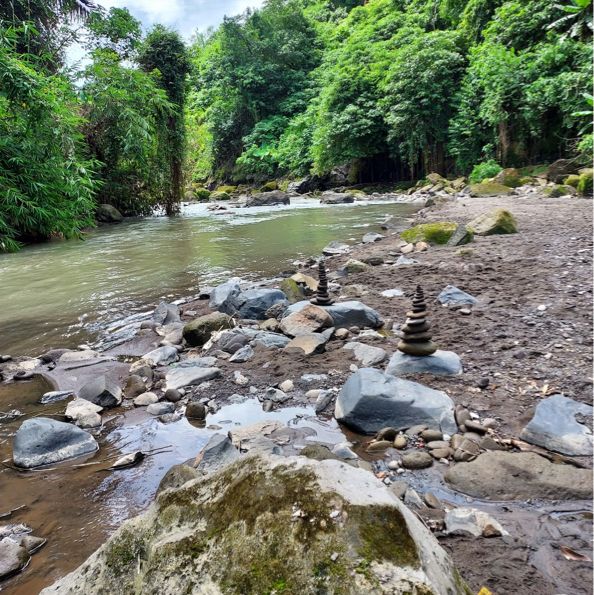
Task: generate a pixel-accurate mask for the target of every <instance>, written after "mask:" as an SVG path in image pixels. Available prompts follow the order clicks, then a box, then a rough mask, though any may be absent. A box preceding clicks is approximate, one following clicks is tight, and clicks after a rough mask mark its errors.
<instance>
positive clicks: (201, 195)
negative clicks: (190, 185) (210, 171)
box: [194, 188, 210, 202]
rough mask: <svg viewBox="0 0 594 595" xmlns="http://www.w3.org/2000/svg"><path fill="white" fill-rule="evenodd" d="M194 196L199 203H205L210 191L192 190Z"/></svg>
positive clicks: (204, 189) (202, 189) (203, 189)
mask: <svg viewBox="0 0 594 595" xmlns="http://www.w3.org/2000/svg"><path fill="white" fill-rule="evenodd" d="M194 196H195V197H196V200H198V201H199V202H206V201H207V200H208V199H209V198H210V190H207V189H206V188H196V189H195V190H194Z"/></svg>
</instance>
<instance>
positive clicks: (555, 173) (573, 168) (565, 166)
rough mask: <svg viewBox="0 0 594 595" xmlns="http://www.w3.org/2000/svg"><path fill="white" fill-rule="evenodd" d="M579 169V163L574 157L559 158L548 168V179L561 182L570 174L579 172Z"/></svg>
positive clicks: (556, 182) (557, 182)
mask: <svg viewBox="0 0 594 595" xmlns="http://www.w3.org/2000/svg"><path fill="white" fill-rule="evenodd" d="M577 169H578V167H577V164H576V162H575V161H574V160H573V159H557V161H555V162H553V163H551V165H549V167H548V168H547V171H546V176H547V180H548V181H549V182H554V183H555V184H561V183H562V182H563V180H564V179H565V178H566V177H567V176H568V175H570V174H575V173H577Z"/></svg>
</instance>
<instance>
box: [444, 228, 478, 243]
mask: <svg viewBox="0 0 594 595" xmlns="http://www.w3.org/2000/svg"><path fill="white" fill-rule="evenodd" d="M471 241H472V235H471V233H470V232H469V231H468V228H467V227H466V225H464V224H463V223H459V224H458V227H456V229H455V230H454V233H453V234H452V235H451V236H450V239H449V240H448V243H447V245H448V246H462V245H463V244H468V243H469V242H471Z"/></svg>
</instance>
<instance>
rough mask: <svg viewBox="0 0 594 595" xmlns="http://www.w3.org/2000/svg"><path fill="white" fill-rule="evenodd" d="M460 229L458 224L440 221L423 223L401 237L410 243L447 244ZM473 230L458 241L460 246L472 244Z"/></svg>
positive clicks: (408, 230)
mask: <svg viewBox="0 0 594 595" xmlns="http://www.w3.org/2000/svg"><path fill="white" fill-rule="evenodd" d="M457 229H458V224H457V223H452V222H451V221H438V222H436V223H421V225H416V226H415V227H411V228H410V229H405V230H404V231H403V232H401V233H400V237H401V238H402V239H403V240H404V241H406V242H409V243H413V244H414V243H416V242H421V241H423V242H429V243H430V244H447V243H448V241H449V240H450V238H451V237H452V236H453V235H454V232H456V230H457ZM472 236H473V233H472V230H471V229H468V227H467V228H466V233H465V234H464V236H463V237H462V238H460V239H459V240H458V243H457V244H456V245H459V244H468V242H472Z"/></svg>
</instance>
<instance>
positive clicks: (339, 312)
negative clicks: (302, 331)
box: [285, 301, 383, 328]
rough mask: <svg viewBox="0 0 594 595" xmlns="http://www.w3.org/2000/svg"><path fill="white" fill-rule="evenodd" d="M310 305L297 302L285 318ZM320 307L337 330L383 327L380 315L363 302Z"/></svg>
mask: <svg viewBox="0 0 594 595" xmlns="http://www.w3.org/2000/svg"><path fill="white" fill-rule="evenodd" d="M309 305H310V302H307V301H303V302H297V303H296V304H293V305H291V306H289V307H288V308H287V310H286V312H285V316H289V315H290V314H293V313H294V312H300V311H301V310H303V309H304V308H306V307H307V306H309ZM318 307H320V308H323V309H324V310H326V312H328V314H330V316H331V317H332V321H333V325H332V326H334V327H336V328H350V327H351V326H358V327H361V328H365V327H369V328H379V327H380V326H382V325H383V320H382V319H381V317H380V315H379V313H378V312H376V311H375V310H374V309H373V308H370V307H369V306H366V305H365V304H363V303H362V302H357V301H349V302H338V303H336V304H332V305H331V306H318Z"/></svg>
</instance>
